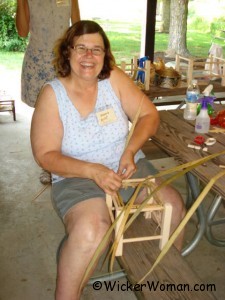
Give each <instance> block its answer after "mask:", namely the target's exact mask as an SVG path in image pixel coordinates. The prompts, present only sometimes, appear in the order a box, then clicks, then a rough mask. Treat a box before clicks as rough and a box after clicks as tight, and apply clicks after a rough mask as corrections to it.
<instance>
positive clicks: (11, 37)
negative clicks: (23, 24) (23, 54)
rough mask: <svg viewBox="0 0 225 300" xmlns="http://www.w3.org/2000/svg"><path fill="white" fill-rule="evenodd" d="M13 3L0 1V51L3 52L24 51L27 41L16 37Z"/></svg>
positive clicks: (14, 7) (14, 6)
mask: <svg viewBox="0 0 225 300" xmlns="http://www.w3.org/2000/svg"><path fill="white" fill-rule="evenodd" d="M15 12H16V3H15V1H12V0H8V1H0V49H1V50H5V51H24V50H25V49H26V46H27V39H24V38H23V39H22V38H20V37H19V36H18V34H17V31H16V27H15Z"/></svg>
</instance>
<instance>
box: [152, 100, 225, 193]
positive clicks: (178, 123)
mask: <svg viewBox="0 0 225 300" xmlns="http://www.w3.org/2000/svg"><path fill="white" fill-rule="evenodd" d="M215 109H216V110H217V111H219V110H223V109H225V106H224V105H220V104H215ZM159 114H160V126H159V129H158V132H157V134H156V135H155V136H154V137H152V140H153V142H154V143H155V144H156V145H157V146H159V147H160V148H162V149H163V150H164V151H165V152H167V154H168V155H170V156H173V157H175V158H176V159H177V160H179V161H180V162H181V163H186V162H190V161H193V160H196V159H199V158H201V157H205V156H207V155H209V154H213V153H216V152H220V151H223V150H225V135H224V134H222V133H214V132H209V133H207V134H203V136H204V137H205V138H209V137H212V138H215V139H216V140H217V142H216V143H215V144H214V145H213V146H209V147H208V151H207V152H204V151H202V150H195V149H190V148H188V144H190V143H193V142H194V138H195V137H196V136H197V135H199V134H197V133H196V132H195V130H194V126H195V121H187V120H184V118H183V110H180V109H177V110H168V111H165V110H163V111H160V112H159ZM211 128H212V126H211ZM219 165H225V155H223V156H220V157H218V158H217V159H213V160H211V161H209V162H207V163H206V164H204V165H200V166H198V167H197V168H195V169H193V171H192V172H193V174H194V175H196V176H197V177H198V178H199V179H200V180H201V181H202V182H204V183H208V182H209V180H210V179H211V178H212V177H213V176H215V175H216V174H218V172H219V171H220V170H221V169H220V167H219ZM224 186H225V177H222V178H220V179H219V180H218V181H217V182H216V183H215V185H214V186H213V188H212V189H213V190H214V191H215V192H216V193H218V194H220V195H222V196H223V197H224V198H225V189H224Z"/></svg>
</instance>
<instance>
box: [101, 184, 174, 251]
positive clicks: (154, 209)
mask: <svg viewBox="0 0 225 300" xmlns="http://www.w3.org/2000/svg"><path fill="white" fill-rule="evenodd" d="M144 180H145V178H143V179H130V180H125V181H124V183H123V187H124V188H128V187H133V188H135V187H137V186H138V184H140V183H141V182H142V181H144ZM150 192H151V190H150V188H149V187H147V193H148V195H150ZM106 203H107V206H108V209H109V213H110V217H111V220H112V222H114V220H115V219H116V218H117V217H118V216H119V215H120V217H119V219H118V221H117V223H116V225H115V238H116V236H117V234H118V232H119V230H120V225H121V223H122V220H123V217H124V211H123V212H122V210H123V209H124V203H121V202H120V199H119V197H117V196H116V197H112V196H110V195H108V194H107V195H106ZM139 206H140V205H135V204H134V205H132V208H131V210H130V214H133V213H135V212H136V211H137V209H138V208H139ZM121 212H122V213H121ZM141 212H144V214H145V217H146V218H153V219H154V220H156V222H157V223H158V225H159V226H160V229H161V231H160V234H159V235H156V234H155V235H152V236H140V237H134V238H125V237H124V235H122V236H121V238H120V240H119V244H118V248H117V250H116V256H122V254H123V244H124V243H129V242H140V241H149V240H159V248H160V250H162V248H163V247H164V245H165V244H166V242H167V241H168V239H169V235H170V224H171V217H172V206H171V204H169V203H162V202H161V201H160V199H158V198H157V197H154V199H153V197H151V198H150V199H149V201H148V203H147V204H146V205H145V206H144V208H143V209H142V210H141ZM134 222H135V221H134Z"/></svg>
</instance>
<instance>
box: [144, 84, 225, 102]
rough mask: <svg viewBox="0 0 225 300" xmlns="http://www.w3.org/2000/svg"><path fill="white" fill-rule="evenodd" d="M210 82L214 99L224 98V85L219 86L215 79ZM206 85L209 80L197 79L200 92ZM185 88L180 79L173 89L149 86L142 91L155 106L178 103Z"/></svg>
mask: <svg viewBox="0 0 225 300" xmlns="http://www.w3.org/2000/svg"><path fill="white" fill-rule="evenodd" d="M211 83H212V84H213V90H214V92H215V96H216V97H217V99H216V101H222V100H225V87H224V86H221V83H220V82H216V81H215V82H211ZM208 85H209V82H201V81H199V88H200V92H202V91H203V90H204V89H205V88H206V87H207V86H208ZM186 90H187V83H186V82H183V81H181V83H180V85H179V86H178V87H176V88H173V89H168V88H161V87H158V86H151V87H150V89H149V91H144V92H145V94H146V95H147V96H148V97H149V98H150V99H151V100H152V101H153V103H154V104H155V105H156V106H163V105H174V104H180V103H181V102H182V101H184V99H185V95H186Z"/></svg>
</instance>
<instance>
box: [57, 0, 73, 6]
mask: <svg viewBox="0 0 225 300" xmlns="http://www.w3.org/2000/svg"><path fill="white" fill-rule="evenodd" d="M56 5H57V6H58V7H60V6H69V5H70V1H69V0H56Z"/></svg>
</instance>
